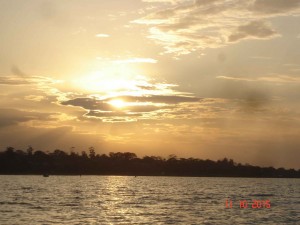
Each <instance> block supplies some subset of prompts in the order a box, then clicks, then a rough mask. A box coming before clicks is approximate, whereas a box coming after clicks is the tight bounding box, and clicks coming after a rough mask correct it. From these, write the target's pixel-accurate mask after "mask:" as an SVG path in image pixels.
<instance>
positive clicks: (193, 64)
mask: <svg viewBox="0 0 300 225" xmlns="http://www.w3.org/2000/svg"><path fill="white" fill-rule="evenodd" d="M299 24H300V0H247V1H242V0H222V1H221V0H124V1H123V0H122V1H120V0H110V1H104V0H72V1H70V0H51V1H50V0H27V1H22V0H0V28H1V34H0V149H3V150H4V149H5V148H6V147H7V146H13V147H15V148H21V149H26V148H27V147H28V146H29V145H31V146H32V147H33V148H34V149H36V150H38V149H42V150H47V151H52V150H54V149H62V150H65V151H67V152H69V151H70V150H71V149H74V150H75V151H78V152H81V151H83V150H85V151H87V150H88V148H89V147H90V146H93V147H94V148H95V149H96V152H97V153H98V154H107V153H108V152H112V151H121V152H122V151H130V152H134V153H136V154H137V155H138V156H140V157H143V156H145V155H155V156H163V157H168V155H170V154H175V155H177V156H178V158H180V157H185V158H189V157H194V158H202V159H212V160H218V159H223V158H224V157H227V158H232V159H234V161H236V162H240V163H249V164H253V165H259V166H273V167H276V168H279V167H285V168H296V169H299V168H300V163H299V158H300V104H299V100H300V26H299Z"/></svg>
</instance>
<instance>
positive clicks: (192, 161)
mask: <svg viewBox="0 0 300 225" xmlns="http://www.w3.org/2000/svg"><path fill="white" fill-rule="evenodd" d="M0 174H20V175H21V174H24V175H25V174H36V175H39V174H50V175H131V176H196V177H200V176H211V177H217V176H218V177H287V178H300V170H295V169H284V168H277V169H276V168H273V167H259V166H253V165H249V164H245V165H243V164H241V163H236V162H234V161H233V160H232V159H227V158H224V159H222V160H218V161H212V160H209V159H206V160H203V159H198V158H178V157H177V156H176V155H170V156H169V157H168V158H162V157H160V156H144V157H142V158H138V157H137V155H136V154H135V153H132V152H110V153H109V154H108V155H107V154H96V151H95V149H94V148H93V147H90V148H89V150H88V151H87V152H86V151H82V152H81V153H78V152H75V151H74V149H72V150H71V151H70V152H69V153H66V152H64V151H62V150H59V149H56V150H54V151H52V152H44V151H41V150H36V151H35V150H34V149H33V148H32V147H31V146H29V147H28V148H27V149H26V151H24V150H19V149H15V148H13V147H7V148H6V150H4V151H1V152H0Z"/></svg>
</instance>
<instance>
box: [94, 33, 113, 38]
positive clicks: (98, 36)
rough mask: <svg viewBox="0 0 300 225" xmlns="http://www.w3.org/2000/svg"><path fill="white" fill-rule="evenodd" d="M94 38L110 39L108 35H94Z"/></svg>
mask: <svg viewBox="0 0 300 225" xmlns="http://www.w3.org/2000/svg"><path fill="white" fill-rule="evenodd" d="M95 37H97V38H108V37H110V35H109V34H96V35H95Z"/></svg>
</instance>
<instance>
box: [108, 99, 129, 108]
mask: <svg viewBox="0 0 300 225" xmlns="http://www.w3.org/2000/svg"><path fill="white" fill-rule="evenodd" d="M108 104H110V105H112V106H114V107H116V108H124V107H125V106H126V102H124V101H123V100H122V99H114V100H111V101H109V102H108Z"/></svg>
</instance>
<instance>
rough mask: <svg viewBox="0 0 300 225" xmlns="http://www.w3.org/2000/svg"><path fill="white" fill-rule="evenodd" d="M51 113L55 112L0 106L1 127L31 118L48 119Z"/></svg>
mask: <svg viewBox="0 0 300 225" xmlns="http://www.w3.org/2000/svg"><path fill="white" fill-rule="evenodd" d="M51 115H53V114H51V113H40V112H29V111H22V110H17V109H9V108H0V127H6V126H11V125H17V124H19V123H22V122H28V121H31V120H47V119H50V116H51Z"/></svg>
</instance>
